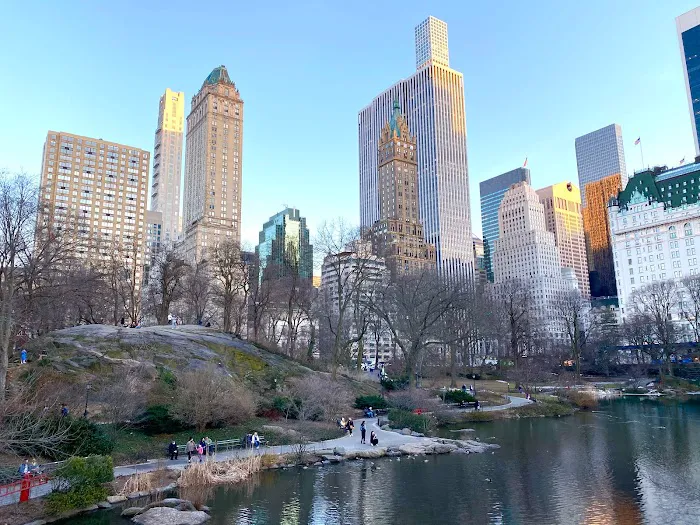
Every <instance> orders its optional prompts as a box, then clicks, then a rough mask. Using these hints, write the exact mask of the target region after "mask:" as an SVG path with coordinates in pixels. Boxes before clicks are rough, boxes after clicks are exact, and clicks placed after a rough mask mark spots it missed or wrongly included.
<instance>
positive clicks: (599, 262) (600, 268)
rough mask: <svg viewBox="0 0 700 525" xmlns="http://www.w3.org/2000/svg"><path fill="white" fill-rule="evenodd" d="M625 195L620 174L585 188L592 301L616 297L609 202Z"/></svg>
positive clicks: (587, 250)
mask: <svg viewBox="0 0 700 525" xmlns="http://www.w3.org/2000/svg"><path fill="white" fill-rule="evenodd" d="M620 191H622V178H621V177H620V174H619V173H616V174H615V175H610V176H608V177H605V178H603V179H600V180H599V181H596V182H591V183H589V184H588V185H587V186H586V191H585V193H586V199H587V202H588V206H586V207H585V208H583V209H582V210H581V212H582V214H583V229H584V232H585V235H586V255H587V257H588V275H589V277H590V289H591V295H592V296H593V297H614V296H616V295H617V288H616V287H615V268H614V263H613V253H612V248H611V246H610V225H609V224H608V201H610V198H611V197H614V196H617V194H618V193H619V192H620Z"/></svg>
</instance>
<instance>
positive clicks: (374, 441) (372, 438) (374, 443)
mask: <svg viewBox="0 0 700 525" xmlns="http://www.w3.org/2000/svg"><path fill="white" fill-rule="evenodd" d="M369 442H370V443H371V444H372V446H373V447H376V446H377V445H378V444H379V438H378V437H377V434H375V433H374V430H373V431H372V433H371V434H370V435H369Z"/></svg>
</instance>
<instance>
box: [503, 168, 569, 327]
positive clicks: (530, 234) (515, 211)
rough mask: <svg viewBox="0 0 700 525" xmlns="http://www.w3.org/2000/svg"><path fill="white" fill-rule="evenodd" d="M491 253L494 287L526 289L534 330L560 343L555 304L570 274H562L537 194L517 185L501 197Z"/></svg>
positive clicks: (520, 184) (559, 325)
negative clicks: (511, 285)
mask: <svg viewBox="0 0 700 525" xmlns="http://www.w3.org/2000/svg"><path fill="white" fill-rule="evenodd" d="M498 227H499V235H498V239H497V240H496V242H495V246H494V252H493V263H494V287H495V291H496V293H497V294H498V293H499V290H500V286H501V285H506V284H507V283H509V282H511V281H518V282H520V283H522V284H524V285H527V286H528V289H529V294H530V302H531V304H532V309H531V315H532V316H533V319H535V320H536V321H535V322H534V323H533V326H534V327H537V329H538V330H539V331H540V333H541V334H542V336H543V337H545V338H547V339H553V340H555V341H557V340H563V337H564V333H563V330H562V327H561V324H560V323H559V322H558V319H557V314H556V311H555V307H554V302H555V301H556V300H557V299H558V298H560V297H561V296H562V295H563V294H564V293H566V292H567V291H568V290H571V282H570V278H571V275H573V274H572V272H571V271H569V272H562V266H561V262H560V261H561V257H560V255H559V250H558V249H557V246H556V242H555V239H554V234H553V233H552V232H550V231H548V230H547V226H546V218H545V210H544V206H543V205H542V203H541V202H540V199H539V197H538V196H537V192H536V191H535V190H533V189H532V187H530V185H529V184H527V183H525V182H519V183H517V184H514V185H513V186H511V188H510V189H509V190H508V191H507V192H506V194H505V195H504V196H503V200H502V202H501V206H500V208H499V210H498Z"/></svg>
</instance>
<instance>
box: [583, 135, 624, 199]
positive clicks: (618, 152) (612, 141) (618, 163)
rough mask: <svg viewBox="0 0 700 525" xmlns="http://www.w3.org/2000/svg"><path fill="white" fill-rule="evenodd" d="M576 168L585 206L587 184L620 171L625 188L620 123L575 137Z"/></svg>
mask: <svg viewBox="0 0 700 525" xmlns="http://www.w3.org/2000/svg"><path fill="white" fill-rule="evenodd" d="M576 167H577V168H578V185H579V188H581V197H582V198H581V204H582V205H583V207H584V208H585V207H586V184H588V183H589V182H598V181H599V180H601V179H604V178H605V177H608V176H610V175H614V174H616V173H619V174H620V177H621V178H622V187H623V188H624V187H625V186H626V185H627V166H626V165H625V148H624V146H623V144H622V129H621V128H620V125H619V124H610V125H609V126H605V127H604V128H601V129H599V130H596V131H592V132H591V133H588V134H586V135H583V136H581V137H578V138H577V139H576Z"/></svg>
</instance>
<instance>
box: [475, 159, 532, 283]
mask: <svg viewBox="0 0 700 525" xmlns="http://www.w3.org/2000/svg"><path fill="white" fill-rule="evenodd" d="M518 182H527V183H528V184H530V170H529V169H527V168H516V169H514V170H511V171H508V172H506V173H503V174H502V175H498V176H496V177H492V178H490V179H487V180H485V181H483V182H480V183H479V193H480V197H481V230H482V232H483V235H484V269H485V270H486V277H487V278H488V280H489V281H491V282H493V257H492V254H493V247H494V244H495V242H496V240H497V239H498V207H499V206H500V205H501V201H502V200H503V196H504V195H505V194H506V191H508V189H509V188H510V187H511V186H512V185H513V184H517V183H518Z"/></svg>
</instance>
